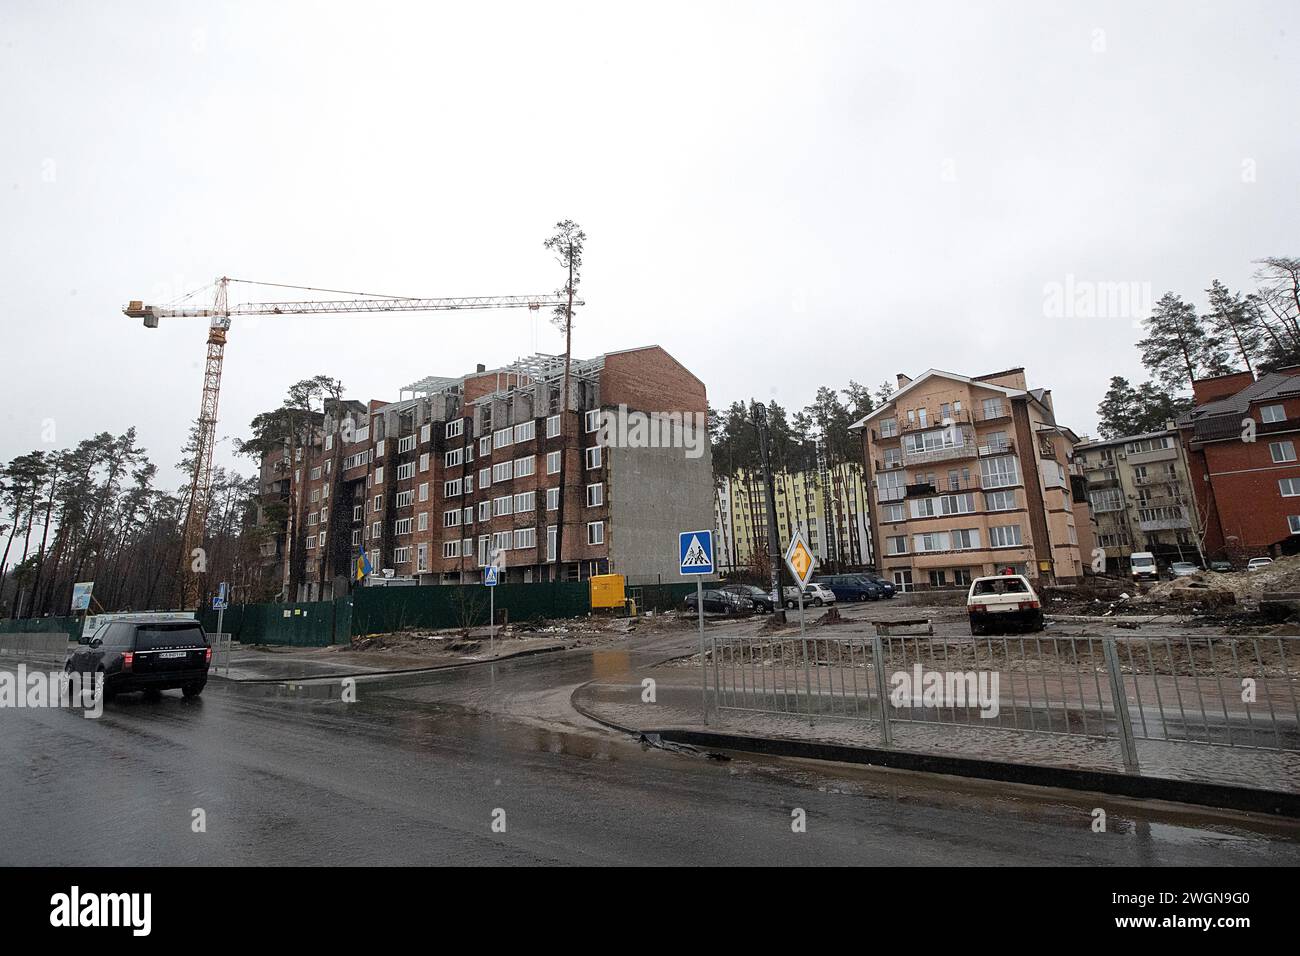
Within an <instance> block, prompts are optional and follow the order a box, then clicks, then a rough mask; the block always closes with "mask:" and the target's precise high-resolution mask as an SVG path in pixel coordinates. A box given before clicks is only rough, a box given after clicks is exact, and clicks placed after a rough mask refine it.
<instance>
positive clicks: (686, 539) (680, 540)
mask: <svg viewBox="0 0 1300 956" xmlns="http://www.w3.org/2000/svg"><path fill="white" fill-rule="evenodd" d="M677 549H678V556H679V557H680V558H681V562H682V569H681V573H682V574H712V573H713V532H712V531H683V532H681V533H680V534H679V535H678V536H677Z"/></svg>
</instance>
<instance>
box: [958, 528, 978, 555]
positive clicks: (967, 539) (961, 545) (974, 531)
mask: <svg viewBox="0 0 1300 956" xmlns="http://www.w3.org/2000/svg"><path fill="white" fill-rule="evenodd" d="M979 546H980V529H979V528H963V529H961V530H959V531H954V532H953V533H952V547H953V550H954V551H978V550H979Z"/></svg>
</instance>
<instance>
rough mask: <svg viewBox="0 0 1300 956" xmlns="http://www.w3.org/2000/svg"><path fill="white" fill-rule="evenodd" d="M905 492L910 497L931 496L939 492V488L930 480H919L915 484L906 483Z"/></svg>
mask: <svg viewBox="0 0 1300 956" xmlns="http://www.w3.org/2000/svg"><path fill="white" fill-rule="evenodd" d="M903 493H904V496H905V497H908V498H929V497H932V496H934V495H937V494H938V493H939V489H938V488H937V487H935V485H934V484H932V483H931V482H928V481H921V482H917V483H916V484H914V485H904V486H903Z"/></svg>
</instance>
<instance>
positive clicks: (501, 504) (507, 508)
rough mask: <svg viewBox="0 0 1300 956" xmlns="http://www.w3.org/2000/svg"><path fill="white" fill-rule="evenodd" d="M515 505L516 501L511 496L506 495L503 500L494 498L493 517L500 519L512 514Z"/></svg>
mask: <svg viewBox="0 0 1300 956" xmlns="http://www.w3.org/2000/svg"><path fill="white" fill-rule="evenodd" d="M513 505H514V499H513V498H512V497H510V495H505V496H503V497H501V498H493V499H492V517H494V518H499V517H501V516H502V515H508V514H510V513H511V509H512V506H513Z"/></svg>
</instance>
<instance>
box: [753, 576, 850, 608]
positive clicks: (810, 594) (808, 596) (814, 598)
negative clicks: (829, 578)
mask: <svg viewBox="0 0 1300 956" xmlns="http://www.w3.org/2000/svg"><path fill="white" fill-rule="evenodd" d="M769 596H772V595H769ZM781 603H782V604H784V605H785V606H786V607H787V608H796V607H798V606H799V589H798V588H797V587H795V586H793V585H791V586H789V587H784V588H782V589H781ZM803 603H804V607H822V606H823V605H826V604H834V603H835V592H834V591H832V590H831V589H830V588H828V587H826V585H824V584H817V583H816V582H813V583H811V584H809V585H808V586H807V587H805V588H804V589H803Z"/></svg>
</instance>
